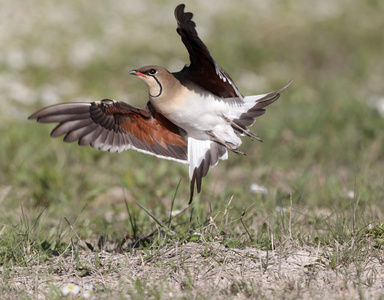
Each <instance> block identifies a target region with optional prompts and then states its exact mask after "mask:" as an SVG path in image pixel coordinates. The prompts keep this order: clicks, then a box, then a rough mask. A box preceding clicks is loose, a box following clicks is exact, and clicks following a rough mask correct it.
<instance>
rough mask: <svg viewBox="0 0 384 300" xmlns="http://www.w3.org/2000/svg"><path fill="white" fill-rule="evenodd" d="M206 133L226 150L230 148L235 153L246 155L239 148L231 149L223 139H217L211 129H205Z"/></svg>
mask: <svg viewBox="0 0 384 300" xmlns="http://www.w3.org/2000/svg"><path fill="white" fill-rule="evenodd" d="M207 134H208V135H209V136H211V137H213V138H214V139H215V140H216V141H217V142H218V143H220V144H222V145H223V146H225V147H226V148H227V149H228V150H231V151H232V152H233V153H236V154H241V155H246V154H245V153H244V152H241V151H240V150H239V149H233V148H231V146H229V145H228V144H227V143H226V142H224V141H223V140H221V139H219V138H218V137H217V136H216V135H215V134H214V133H213V132H212V131H207Z"/></svg>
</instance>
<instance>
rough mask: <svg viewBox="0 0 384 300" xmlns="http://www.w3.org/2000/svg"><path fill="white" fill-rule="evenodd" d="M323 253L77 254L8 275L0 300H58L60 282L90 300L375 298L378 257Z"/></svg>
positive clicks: (379, 285)
mask: <svg viewBox="0 0 384 300" xmlns="http://www.w3.org/2000/svg"><path fill="white" fill-rule="evenodd" d="M330 252H331V251H329V249H325V248H315V247H299V246H297V245H293V244H292V245H289V247H287V246H286V247H279V248H278V249H277V250H273V251H262V250H259V249H256V248H245V249H230V248H225V247H224V246H223V245H221V244H219V243H210V244H206V243H201V244H200V243H187V244H184V245H182V244H176V245H173V246H165V247H164V248H161V249H157V250H146V251H143V250H133V251H132V252H129V253H124V254H118V253H108V252H101V253H98V254H97V253H92V252H83V253H80V254H79V255H77V256H75V255H74V256H67V257H56V258H54V259H52V260H45V261H39V262H37V263H33V265H31V266H29V267H25V268H15V269H12V270H9V271H8V274H7V275H6V276H3V282H2V283H1V286H2V299H11V298H14V297H16V296H21V295H24V296H27V295H28V296H30V297H33V298H38V299H45V298H52V297H55V295H57V296H58V297H59V296H60V293H61V292H60V290H61V288H62V287H63V286H64V285H65V284H67V283H73V284H75V285H77V286H79V287H80V288H81V289H84V287H85V286H86V285H89V284H92V286H93V290H94V296H95V297H96V298H105V297H107V296H108V297H109V298H111V299H112V298H120V297H124V298H126V297H130V298H141V297H148V298H149V299H167V298H175V297H176V298H179V297H180V298H181V297H183V296H184V297H187V298H209V299H223V298H224V299H225V298H227V299H245V298H268V299H270V298H284V299H287V298H288V299H296V298H302V299H309V298H314V299H320V298H325V299H354V298H365V299H377V298H379V297H380V295H382V293H383V292H382V291H383V283H384V267H383V265H382V261H383V256H381V257H372V256H371V257H370V258H367V259H365V260H362V261H354V262H353V261H352V262H351V263H349V264H345V263H338V262H337V261H335V260H334V257H333V258H331V257H330V254H329V253H330ZM365 257H366V256H365ZM6 272H7V271H6V270H3V275H4V274H5V273H6ZM5 278H7V279H5ZM76 297H81V292H80V293H79V294H78V295H77V296H76Z"/></svg>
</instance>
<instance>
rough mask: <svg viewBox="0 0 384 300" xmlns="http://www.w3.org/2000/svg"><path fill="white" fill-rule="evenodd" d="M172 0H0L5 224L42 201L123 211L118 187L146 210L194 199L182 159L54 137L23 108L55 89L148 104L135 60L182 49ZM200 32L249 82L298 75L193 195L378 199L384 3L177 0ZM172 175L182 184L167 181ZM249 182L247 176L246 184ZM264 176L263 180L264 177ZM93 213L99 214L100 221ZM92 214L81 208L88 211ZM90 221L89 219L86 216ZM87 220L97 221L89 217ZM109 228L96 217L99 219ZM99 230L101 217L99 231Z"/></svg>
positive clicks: (316, 201)
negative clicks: (238, 149)
mask: <svg viewBox="0 0 384 300" xmlns="http://www.w3.org/2000/svg"><path fill="white" fill-rule="evenodd" d="M177 4H179V2H175V1H165V0H164V1H160V0H157V1H131V0H125V1H123V0H112V1H102V0H94V1H92V2H89V1H84V0H76V1H75V0H67V1H47V0H31V1H21V0H14V1H6V0H0V7H1V9H0V101H1V110H0V133H1V138H0V159H1V161H0V167H1V174H0V207H1V209H0V210H1V211H2V216H1V217H0V218H2V219H3V221H2V222H3V223H6V222H10V223H12V222H17V220H18V219H17V218H15V216H19V215H20V213H21V210H20V207H23V209H24V211H26V212H28V211H34V210H37V211H41V209H42V208H44V209H45V214H47V215H48V216H53V217H58V218H50V219H49V218H48V219H49V221H48V222H49V223H53V224H56V223H58V222H61V221H58V220H59V219H60V218H62V216H67V217H68V218H70V217H72V218H73V220H74V219H76V218H77V217H78V216H79V215H81V214H82V215H81V216H82V220H83V222H84V224H104V225H103V226H105V227H104V228H108V226H110V224H112V221H114V222H116V221H118V220H125V219H126V218H127V212H126V210H125V209H124V207H125V204H124V199H126V200H127V201H128V203H140V204H141V205H142V206H144V207H147V209H149V210H151V211H152V213H153V214H154V215H157V214H160V215H161V214H162V213H165V214H167V213H168V212H169V210H170V209H171V202H172V199H173V197H174V194H175V193H176V191H177V195H176V198H175V199H176V200H175V207H174V208H183V207H185V206H186V204H187V201H188V193H189V183H188V173H187V167H186V166H184V165H181V164H177V163H175V162H169V161H163V160H159V159H157V158H155V157H150V156H146V155H144V154H141V153H136V152H134V151H128V152H125V153H122V154H115V153H113V154H111V153H104V152H101V151H98V150H96V149H92V148H90V147H78V146H77V145H76V144H64V143H63V142H62V141H61V139H60V138H59V139H50V138H49V133H50V131H51V130H52V129H53V128H54V125H52V124H51V125H45V124H37V123H35V122H32V121H27V117H28V116H29V115H30V114H32V113H33V112H34V111H36V110H37V109H39V108H41V107H43V106H47V105H51V104H55V103H60V102H71V101H95V100H101V99H104V98H110V99H115V100H121V101H125V102H128V103H130V104H133V105H137V106H139V107H143V106H144V105H145V103H146V101H147V100H148V95H147V88H146V87H145V86H144V85H143V84H142V83H141V82H140V81H139V80H137V78H135V77H133V76H129V71H130V70H132V69H134V68H137V67H140V66H143V65H148V64H158V65H162V66H164V67H166V68H167V69H168V70H170V71H178V70H180V69H181V68H182V67H183V66H184V64H188V63H189V58H188V53H187V51H186V49H185V47H184V45H183V44H182V42H181V40H180V37H179V36H178V35H177V33H176V22H175V19H174V16H173V11H174V8H175V7H176V5H177ZM186 11H190V12H193V13H194V21H195V22H196V24H197V31H198V33H199V35H200V37H201V39H202V40H203V41H204V42H205V43H206V45H207V46H208V48H209V49H210V52H211V54H212V56H213V57H214V58H215V60H216V61H217V62H218V63H219V64H220V65H221V66H222V67H223V68H224V69H226V71H227V72H228V73H229V74H230V75H231V77H232V78H233V79H234V81H235V82H236V84H237V86H238V87H239V89H240V91H241V92H242V93H243V94H245V95H251V94H262V93H266V92H270V91H273V90H277V89H279V88H281V87H282V86H284V85H285V84H286V83H287V82H288V81H289V80H290V79H291V78H293V80H294V81H293V84H292V85H291V86H290V87H289V89H287V90H286V91H285V92H284V93H283V94H282V95H281V98H280V99H279V100H278V102H276V103H275V104H273V105H272V106H270V107H268V111H267V114H266V115H264V116H263V117H261V118H259V119H258V120H257V122H256V123H255V125H254V126H253V127H252V131H253V132H255V133H257V134H258V135H259V136H260V137H261V138H262V139H263V141H264V142H263V143H258V142H252V141H248V140H247V139H245V138H244V139H243V140H244V144H243V146H242V147H241V150H242V151H244V152H246V153H247V156H245V157H242V156H241V157H240V156H237V155H235V154H230V155H229V160H228V161H225V162H220V163H219V165H218V166H216V167H215V168H213V169H211V171H210V173H209V174H208V177H207V178H206V179H205V181H204V182H203V193H202V195H201V196H198V197H196V199H195V204H194V205H196V206H199V207H202V210H204V209H205V210H206V211H208V207H211V209H212V210H215V209H216V210H218V209H222V207H223V206H224V205H225V204H226V203H227V202H228V200H229V199H230V197H231V196H232V195H233V196H234V198H233V201H232V204H233V205H235V206H236V205H238V206H239V207H240V208H244V207H248V206H251V205H256V206H255V207H257V208H258V211H259V213H260V214H261V211H265V212H267V214H268V213H271V212H273V211H274V210H276V209H279V208H280V207H285V206H287V203H289V201H290V200H289V198H290V196H289V194H290V193H292V198H293V208H294V209H295V208H296V210H301V211H302V212H304V211H306V212H308V213H309V212H313V211H325V212H332V211H333V209H334V208H335V207H337V208H339V209H350V207H351V203H352V202H353V205H354V207H360V208H361V210H360V213H361V214H365V213H368V215H369V218H371V220H380V218H381V217H382V211H383V201H382V200H383V196H384V186H383V183H384V181H383V179H384V176H383V170H384V149H383V142H384V130H383V129H384V120H383V117H384V36H383V29H384V18H383V15H384V2H383V1H380V0H377V1H375V0H371V1H352V0H343V1H332V0H325V1H308V0H295V1H287V0H270V1H263V0H252V1H251V0H246V1H241V2H238V1H229V0H222V1H220V5H218V4H217V2H214V1H203V0H197V1H193V2H192V1H190V3H189V2H186ZM179 181H180V186H179V189H177V186H178V183H179ZM251 187H252V188H251ZM260 190H261V191H260ZM96 220H100V223H97V222H96ZM87 222H88V223H87ZM90 226H91V225H90ZM92 226H93V225H92ZM103 230H105V229H103ZM96 231H97V230H96Z"/></svg>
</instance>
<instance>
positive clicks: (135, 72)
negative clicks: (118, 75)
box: [129, 70, 147, 77]
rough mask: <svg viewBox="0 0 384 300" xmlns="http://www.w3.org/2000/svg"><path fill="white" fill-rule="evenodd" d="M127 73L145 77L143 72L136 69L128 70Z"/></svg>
mask: <svg viewBox="0 0 384 300" xmlns="http://www.w3.org/2000/svg"><path fill="white" fill-rule="evenodd" d="M129 74H131V75H136V76H138V77H140V76H141V77H147V76H145V74H143V73H141V72H138V71H136V70H132V71H130V72H129Z"/></svg>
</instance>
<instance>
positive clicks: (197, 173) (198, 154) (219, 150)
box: [188, 137, 228, 204]
mask: <svg viewBox="0 0 384 300" xmlns="http://www.w3.org/2000/svg"><path fill="white" fill-rule="evenodd" d="M227 158H228V152H227V149H226V148H225V147H224V146H223V145H220V144H219V143H216V142H214V141H210V140H196V139H194V138H191V137H188V160H189V180H190V199H189V204H190V203H191V202H192V199H193V194H194V190H195V184H196V189H197V192H198V193H200V191H201V181H202V179H203V178H204V177H205V176H206V175H207V173H208V170H209V168H210V167H213V166H215V165H217V163H218V161H219V159H221V160H226V159H227Z"/></svg>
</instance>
